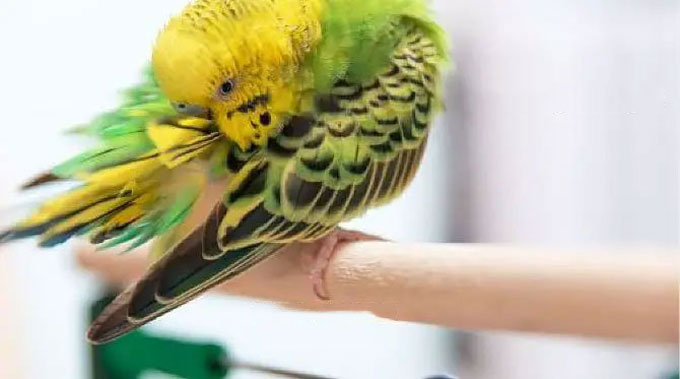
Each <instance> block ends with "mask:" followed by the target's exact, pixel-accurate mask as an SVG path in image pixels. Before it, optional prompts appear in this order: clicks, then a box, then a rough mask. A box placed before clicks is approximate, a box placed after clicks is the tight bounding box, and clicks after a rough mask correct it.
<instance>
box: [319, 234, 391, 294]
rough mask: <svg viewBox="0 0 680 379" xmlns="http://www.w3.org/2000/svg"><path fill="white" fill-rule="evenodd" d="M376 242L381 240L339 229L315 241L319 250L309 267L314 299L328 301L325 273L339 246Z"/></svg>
mask: <svg viewBox="0 0 680 379" xmlns="http://www.w3.org/2000/svg"><path fill="white" fill-rule="evenodd" d="M376 240H381V238H379V237H376V236H372V235H369V234H365V233H362V232H357V231H352V230H344V229H340V228H337V229H335V230H334V231H333V232H331V233H330V234H328V235H326V236H325V237H322V238H321V239H319V240H318V241H317V243H318V244H319V249H318V250H317V251H316V253H315V254H314V257H313V263H312V265H311V267H312V269H311V271H310V272H309V278H310V280H311V281H312V288H313V290H314V294H315V295H316V297H317V298H318V299H319V300H322V301H328V300H330V296H329V295H328V291H326V286H325V277H326V271H327V269H328V265H329V264H330V262H331V259H333V256H334V255H335V252H336V251H337V249H338V247H339V246H340V245H342V244H344V243H348V242H358V241H376Z"/></svg>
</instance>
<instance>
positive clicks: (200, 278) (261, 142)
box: [1, 0, 447, 343]
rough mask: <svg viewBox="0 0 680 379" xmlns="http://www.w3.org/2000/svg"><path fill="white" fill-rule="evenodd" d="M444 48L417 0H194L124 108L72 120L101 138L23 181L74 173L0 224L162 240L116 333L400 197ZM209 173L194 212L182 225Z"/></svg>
mask: <svg viewBox="0 0 680 379" xmlns="http://www.w3.org/2000/svg"><path fill="white" fill-rule="evenodd" d="M446 50H447V46H446V42H445V38H444V36H443V33H442V31H441V29H440V28H439V27H438V26H437V25H436V24H435V23H434V22H433V21H432V20H431V18H430V15H429V13H428V10H427V6H426V4H425V0H195V1H194V2H193V3H191V4H190V5H188V6H187V7H186V8H185V9H184V11H183V12H182V13H181V14H180V15H178V16H176V17H174V18H172V19H171V20H170V21H169V23H168V24H167V26H166V27H165V28H164V30H163V31H162V32H161V34H160V35H159V37H158V40H157V42H156V44H155V47H154V50H153V57H152V65H151V69H150V70H149V71H148V73H147V74H146V76H145V79H144V81H143V82H142V83H141V84H139V85H138V86H136V87H134V88H132V89H130V90H129V91H128V92H127V95H126V98H125V101H124V103H123V104H122V105H121V107H120V108H118V109H117V110H115V111H113V112H110V113H107V114H104V115H102V116H100V117H99V118H98V119H96V120H95V121H93V122H92V123H91V124H89V125H88V126H87V127H84V128H80V129H79V131H80V132H81V133H84V134H88V135H92V136H95V137H97V138H98V140H99V143H100V146H99V147H98V148H96V149H94V150H91V151H88V152H86V153H84V154H81V155H79V156H77V157H75V158H73V159H71V160H69V161H67V162H65V163H63V164H61V165H59V166H57V167H55V168H54V169H53V170H52V171H51V172H50V173H49V174H45V175H42V176H40V177H39V178H37V179H36V180H34V181H33V182H31V183H29V184H28V185H27V186H26V187H28V188H30V187H36V186H39V185H42V184H44V183H47V182H52V181H57V180H64V179H71V180H77V181H79V182H80V183H81V185H80V186H79V187H77V188H76V189H74V190H71V191H70V192H67V193H64V194H62V195H60V196H58V197H56V198H54V199H52V200H49V201H47V202H46V203H45V204H43V205H42V206H41V207H39V209H37V211H36V212H35V213H34V214H33V215H31V216H30V217H29V218H28V219H26V220H24V221H23V222H21V223H19V224H18V225H16V226H15V227H14V228H12V229H11V230H9V231H8V232H6V233H5V234H4V236H2V237H1V238H2V239H3V240H5V241H9V240H13V239H19V238H26V237H31V236H39V238H40V245H41V246H45V247H49V246H53V245H56V244H59V243H61V242H64V241H66V240H67V239H69V238H70V237H73V236H79V235H87V236H88V237H89V239H90V240H91V241H92V242H93V243H95V244H98V245H100V246H102V247H111V246H115V245H119V244H123V243H126V244H129V246H130V247H131V248H134V247H137V246H140V245H141V244H143V243H145V242H147V241H149V240H151V239H155V241H156V242H155V243H156V245H155V246H154V247H153V248H152V251H155V252H156V253H157V256H156V257H154V259H155V263H153V264H152V265H151V267H150V268H149V270H148V272H147V274H146V275H145V276H144V277H143V278H142V279H141V280H140V281H139V282H138V283H137V284H136V285H134V286H133V287H131V288H129V289H128V290H127V291H125V292H124V293H123V294H121V295H120V297H119V298H118V299H117V300H115V301H114V302H113V303H112V305H110V306H109V308H108V309H106V310H105V311H104V312H103V313H102V315H101V316H100V317H99V319H98V320H96V321H95V323H94V324H93V327H92V328H91V330H90V333H89V338H90V339H91V340H92V341H93V342H95V343H102V342H106V341H110V340H111V339H113V338H116V337H118V336H120V335H123V334H125V333H127V332H129V331H131V330H133V329H135V328H137V327H139V326H141V325H143V324H145V323H147V322H149V321H151V320H153V319H155V318H157V317H159V316H161V315H162V314H164V313H166V312H168V311H170V310H172V309H174V308H176V307H178V306H180V305H182V304H184V303H186V302H188V301H190V300H191V299H193V298H195V297H197V296H198V295H200V294H202V293H203V292H205V291H206V290H208V289H210V288H212V287H213V286H215V285H217V284H219V283H222V282H224V281H225V280H228V279H230V278H233V277H234V276H236V275H238V274H240V273H242V272H243V271H245V270H247V269H248V268H250V267H252V266H253V265H255V264H256V263H258V262H260V261H262V260H263V259H265V258H267V257H268V256H270V255H271V254H273V253H275V252H276V251H277V250H279V249H280V248H281V247H282V246H285V245H286V244H289V243H291V242H298V241H302V242H305V241H313V240H317V239H320V238H326V237H327V236H328V235H329V234H330V233H332V232H333V231H334V230H335V229H336V227H337V225H338V224H339V223H341V222H343V221H346V220H348V219H351V218H354V217H357V216H359V215H361V214H362V213H364V212H365V211H366V210H367V209H369V208H371V207H374V206H377V205H381V204H384V203H386V202H388V201H390V200H391V199H393V198H394V197H396V196H397V195H399V194H400V193H401V192H402V191H403V190H404V188H405V187H406V186H407V184H408V183H409V182H410V181H411V179H412V178H413V177H414V175H415V172H416V169H417V167H418V165H419V163H420V160H421V157H422V156H423V150H424V148H425V145H426V141H427V137H428V131H429V128H430V125H431V123H432V119H433V116H434V114H435V113H436V112H437V110H439V109H440V108H441V88H440V87H441V78H440V76H441V71H442V70H443V67H444V65H445V64H446V62H447V52H446ZM218 182H219V183H225V184H224V196H223V197H222V198H221V200H220V201H218V202H217V204H215V205H214V209H213V211H212V212H209V214H208V215H207V216H206V218H205V221H204V223H203V224H202V225H201V226H199V227H198V228H195V229H194V230H189V231H186V232H184V231H182V232H180V231H181V230H182V225H183V224H185V222H186V220H187V216H188V215H189V214H190V213H191V212H192V209H193V207H194V206H195V204H196V202H197V199H198V198H199V197H200V196H201V194H202V193H203V191H204V190H205V188H206V186H207V185H209V184H211V183H218Z"/></svg>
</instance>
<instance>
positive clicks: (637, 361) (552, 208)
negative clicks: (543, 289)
mask: <svg viewBox="0 0 680 379" xmlns="http://www.w3.org/2000/svg"><path fill="white" fill-rule="evenodd" d="M678 5H679V3H678V2H677V1H642V2H641V1H604V0H600V1H592V0H591V1H583V0H577V1H573V0H572V1H566V0H565V1H560V0H557V1H531V0H503V1H500V0H498V1H497V0H480V1H475V2H472V1H462V0H459V1H453V2H449V3H446V4H441V6H442V9H443V11H444V12H448V14H449V15H450V16H451V18H450V24H451V28H452V35H453V39H454V49H455V50H456V60H457V61H458V66H459V76H458V87H457V91H456V96H455V98H454V100H453V101H454V102H455V105H454V107H455V109H456V112H454V114H453V115H450V117H457V118H458V120H459V122H460V125H461V129H460V130H459V131H458V133H459V134H460V137H461V138H463V139H464V140H465V141H466V142H460V143H459V144H460V145H463V146H465V147H466V149H467V151H466V152H464V153H463V154H464V159H465V160H466V161H467V165H468V171H467V179H462V178H461V179H462V181H459V182H458V183H464V185H465V186H466V189H465V190H462V192H464V193H467V194H469V197H468V198H467V200H468V201H469V205H468V206H467V207H465V208H464V210H465V211H466V213H464V216H463V217H465V220H466V222H465V230H464V231H462V232H463V237H467V238H469V239H471V240H474V241H483V242H510V243H521V244H539V245H571V246H583V245H599V244H613V245H631V244H632V245H643V246H644V245H661V246H677V244H678V230H679V229H678V228H679V221H678V219H679V217H680V216H679V214H680V212H679V203H678V180H679V177H678V172H679V161H680V156H679V149H678V138H679V137H680V136H679V130H680V127H679V126H680V108H679V107H678V104H679V103H680V70H679V69H678V67H680V29H679V27H678V26H679V25H680V24H679V23H678V20H680V14H679V13H678V10H679V6H678ZM462 201H465V200H462ZM612 322H616V320H612ZM462 348H463V349H464V351H465V352H466V354H465V356H464V357H463V358H462V359H461V363H462V366H463V367H462V370H463V371H462V372H461V373H462V374H464V375H463V377H468V378H476V379H496V378H504V379H525V378H547V379H562V378H564V379H567V378H580V379H588V378H592V379H595V378H622V379H643V378H660V377H662V376H661V375H662V374H663V373H664V371H665V370H670V369H672V368H674V367H677V364H678V363H677V362H678V361H677V359H678V358H677V350H676V349H661V348H654V347H646V346H643V347H638V346H630V345H629V346H626V345H617V344H612V343H603V342H598V341H587V340H577V339H558V338H550V337H538V336H537V337H532V336H526V335H513V334H491V333H489V334H482V335H477V336H470V337H467V338H465V339H464V341H463V342H462Z"/></svg>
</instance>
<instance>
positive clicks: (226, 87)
mask: <svg viewBox="0 0 680 379" xmlns="http://www.w3.org/2000/svg"><path fill="white" fill-rule="evenodd" d="M233 90H234V81H233V80H227V81H226V82H224V83H222V84H221V85H220V96H222V97H225V96H227V95H229V94H230V93H231V91H233Z"/></svg>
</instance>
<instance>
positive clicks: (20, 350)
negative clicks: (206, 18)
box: [0, 0, 680, 379]
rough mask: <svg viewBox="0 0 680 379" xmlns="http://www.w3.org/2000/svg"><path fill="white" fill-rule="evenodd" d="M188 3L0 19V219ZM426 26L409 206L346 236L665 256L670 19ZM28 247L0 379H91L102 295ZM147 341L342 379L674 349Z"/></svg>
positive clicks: (324, 336)
mask: <svg viewBox="0 0 680 379" xmlns="http://www.w3.org/2000/svg"><path fill="white" fill-rule="evenodd" d="M184 3H185V0H165V1H159V0H155V1H151V0H147V1H144V2H140V1H133V0H119V1H116V2H111V1H95V0H62V1H59V2H54V1H47V0H4V1H3V2H2V3H0V49H2V50H1V51H2V53H1V54H0V85H1V86H2V89H1V90H0V104H2V105H3V107H4V109H3V112H2V118H1V120H2V124H3V126H2V127H3V132H4V133H3V138H2V139H0V162H2V164H1V165H0V194H3V196H2V197H0V207H2V208H0V209H10V208H11V207H12V206H13V205H15V204H23V202H25V201H26V198H25V197H18V196H15V195H11V196H10V195H9V194H13V189H14V188H15V187H16V186H17V185H18V184H19V183H20V182H21V181H22V180H25V179H26V178H28V177H30V176H31V175H32V174H33V173H35V172H38V171H40V170H43V169H45V168H47V167H49V166H50V165H51V164H52V163H54V162H56V161H58V160H61V159H63V158H66V157H68V156H70V155H71V154H73V153H75V152H77V151H79V150H80V149H81V148H82V147H81V146H80V145H79V143H82V141H77V140H72V139H69V138H65V137H62V136H60V132H61V131H62V130H63V129H65V128H66V127H69V126H72V125H75V124H78V123H81V122H83V121H87V120H89V119H90V117H92V116H93V115H95V114H96V113H97V112H98V111H101V110H105V109H108V108H111V107H113V106H115V105H116V104H117V99H118V97H117V96H118V90H119V89H121V88H123V87H125V86H127V85H130V84H132V83H134V82H135V81H136V80H137V78H138V75H139V72H140V69H141V68H142V67H143V66H144V65H145V63H146V62H147V61H148V58H149V54H150V46H151V44H152V42H153V40H154V37H155V35H156V33H157V31H158V30H159V28H160V27H162V25H163V23H164V21H165V20H166V19H167V17H168V16H169V15H170V14H172V13H174V12H176V11H177V10H178V9H180V8H181V7H182V5H183V4H184ZM434 7H435V9H436V11H437V16H438V18H439V20H441V22H442V24H443V25H445V27H446V28H447V30H448V31H449V32H450V35H451V40H452V42H453V52H454V57H455V62H456V65H457V74H456V76H455V77H450V78H449V79H448V82H447V83H448V84H447V92H448V96H447V112H446V114H445V115H444V116H443V117H442V118H441V119H440V122H438V125H437V128H436V130H435V134H436V136H435V138H432V141H433V143H432V144H431V146H430V149H429V151H428V153H427V158H426V162H425V164H424V167H423V168H422V170H421V172H420V174H419V175H418V178H417V180H416V182H415V183H414V185H413V186H412V187H411V188H410V190H409V191H408V193H407V194H406V195H405V196H404V197H403V198H402V199H400V200H399V201H398V202H396V203H395V204H392V205H390V206H387V207H385V208H383V209H380V210H377V211H373V212H371V213H370V214H369V215H368V216H366V217H364V218H363V219H361V220H358V221H357V222H355V223H353V224H352V226H354V227H358V228H361V229H363V230H366V231H370V232H375V233H379V234H382V235H384V236H386V237H390V238H394V239H397V240H422V241H435V242H438V241H473V242H512V243H524V244H543V245H548V244H556V245H579V246H581V245H593V244H614V245H624V244H625V245H630V244H635V245H640V244H642V245H661V246H671V245H672V246H676V245H677V244H678V232H679V227H680V225H679V224H680V222H679V217H680V216H679V214H680V209H679V207H680V206H679V203H678V184H679V170H680V167H679V161H680V156H679V154H680V152H679V151H680V150H679V146H678V144H679V141H678V139H679V138H680V135H679V129H680V128H679V125H680V107H678V104H680V70H679V69H678V68H679V67H680V30H679V23H680V2H678V1H673V0H653V1H651V0H650V1H644V2H643V1H633V0H616V1H614V0H589V1H585V0H571V1H567V0H554V1H550V2H545V1H532V0H505V1H493V0H478V1H463V0H455V1H452V0H448V1H447V0H438V1H434ZM9 213H11V212H9ZM404 215H408V219H405V218H404ZM33 246H34V245H33V243H31V242H28V243H19V244H13V245H10V246H8V247H4V248H3V251H2V253H0V312H2V313H1V314H2V316H0V319H1V320H2V322H0V335H2V336H3V337H2V339H3V340H5V341H7V342H9V343H10V344H11V345H12V347H11V348H5V347H4V346H1V345H0V378H27V379H33V378H83V379H84V378H87V375H88V367H87V363H88V362H87V352H88V350H87V345H86V344H85V342H84V338H83V333H84V330H85V328H86V320H85V315H86V306H87V302H88V301H89V300H91V299H92V297H93V296H95V294H96V293H97V292H98V290H99V285H98V283H97V282H96V280H95V279H94V278H92V277H90V276H89V275H87V274H84V273H82V272H80V271H79V270H78V269H77V268H76V267H75V265H74V263H73V257H72V254H71V251H70V247H71V246H70V245H69V246H64V247H63V248H60V249H56V250H49V251H40V250H37V249H36V248H34V247H33ZM3 306H4V307H5V308H1V307H3ZM613 322H615V321H613ZM152 329H153V330H158V331H161V330H162V332H163V333H169V334H172V335H190V336H195V337H200V338H206V339H217V340H218V341H223V342H224V343H228V344H229V346H230V347H231V348H232V349H233V350H234V352H235V353H236V354H237V355H238V356H239V357H240V358H243V359H247V360H250V361H255V362H259V363H265V364H273V365H276V366H281V367H286V368H293V369H306V370H310V371H314V372H317V373H320V374H326V375H332V376H337V377H341V378H376V377H380V378H395V379H401V378H403V379H416V378H424V377H425V376H426V375H429V374H435V373H442V372H452V373H457V374H458V375H460V376H461V378H472V379H478V378H479V379H487V378H488V379H496V378H504V379H515V378H516V379H525V378H549V379H563V378H564V379H567V378H569V379H571V378H593V379H595V378H610V377H611V378H622V379H648V378H661V377H662V375H663V373H664V372H667V371H670V370H672V369H674V368H676V367H677V364H678V362H677V350H676V349H674V348H660V347H645V346H630V345H616V344H612V343H604V342H597V341H585V340H571V339H565V338H553V337H541V336H536V337H531V336H517V335H502V334H497V333H493V334H486V333H485V334H464V335H462V336H460V337H455V338H454V336H453V334H452V333H451V332H450V331H445V330H440V329H438V328H433V327H423V326H418V325H412V324H404V323H396V322H389V321H384V320H378V319H376V318H374V317H371V316H368V315H362V314H333V315H317V314H299V313H293V312H285V311H281V310H278V309H276V308H275V307H274V306H271V305H266V304H258V303H252V302H249V301H244V300H239V299H225V298H219V299H218V298H207V299H204V300H201V301H198V302H196V303H192V304H191V305H189V306H186V307H184V308H183V309H181V310H179V311H177V312H173V313H172V314H171V315H169V316H168V317H165V318H163V319H162V320H160V321H159V322H157V323H156V324H154V326H153V327H152ZM456 341H457V343H454V342H456ZM238 377H240V378H247V377H251V376H248V375H246V374H244V373H242V374H240V375H239V376H238Z"/></svg>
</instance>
